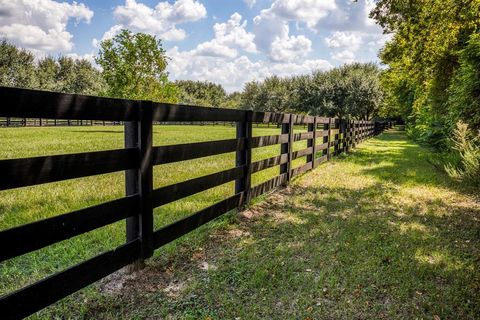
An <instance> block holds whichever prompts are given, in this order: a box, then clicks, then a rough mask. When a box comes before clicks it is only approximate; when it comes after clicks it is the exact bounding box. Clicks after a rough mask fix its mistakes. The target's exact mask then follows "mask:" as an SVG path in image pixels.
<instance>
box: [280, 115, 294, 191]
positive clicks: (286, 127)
mask: <svg viewBox="0 0 480 320" xmlns="http://www.w3.org/2000/svg"><path fill="white" fill-rule="evenodd" d="M285 116H288V123H282V134H288V142H287V143H282V144H281V147H280V154H281V155H283V154H286V155H287V163H284V164H282V165H281V166H280V174H284V173H286V174H287V181H286V183H288V182H290V171H291V168H292V143H293V141H292V140H293V115H291V114H288V115H287V114H286V115H285ZM286 183H285V184H286ZM285 184H284V185H285Z"/></svg>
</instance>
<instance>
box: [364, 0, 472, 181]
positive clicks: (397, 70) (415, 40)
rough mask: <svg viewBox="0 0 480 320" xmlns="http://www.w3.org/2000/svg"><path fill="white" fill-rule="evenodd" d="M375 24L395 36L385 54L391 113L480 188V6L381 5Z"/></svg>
mask: <svg viewBox="0 0 480 320" xmlns="http://www.w3.org/2000/svg"><path fill="white" fill-rule="evenodd" d="M371 17H372V18H374V19H375V20H376V21H377V23H378V24H380V25H381V26H382V27H383V29H384V31H385V33H389V34H392V36H393V38H392V40H390V41H389V42H387V44H386V45H385V47H384V48H383V49H382V50H381V53H380V58H381V60H382V62H383V63H385V64H387V65H388V69H387V70H386V72H385V73H383V76H382V85H383V88H384V91H385V101H386V104H385V106H386V107H385V108H384V110H383V111H384V114H386V115H389V116H397V115H398V116H401V117H403V119H405V121H406V122H407V129H408V133H409V134H410V136H411V137H413V138H414V139H416V140H418V141H420V142H423V143H425V144H428V145H430V146H432V147H434V148H436V149H437V150H444V151H445V150H447V151H448V150H451V152H449V154H450V155H454V158H456V160H449V164H448V165H447V167H456V168H457V169H458V170H459V172H464V173H466V174H465V175H464V176H470V177H475V179H476V181H478V182H480V151H479V150H480V34H479V32H480V1H471V0H442V1H439V0H412V1H404V0H379V1H377V3H376V7H375V9H374V10H373V11H372V13H371ZM452 163H453V164H452ZM449 171H451V170H449ZM467 171H468V172H469V173H467ZM457 176H461V174H460V175H457Z"/></svg>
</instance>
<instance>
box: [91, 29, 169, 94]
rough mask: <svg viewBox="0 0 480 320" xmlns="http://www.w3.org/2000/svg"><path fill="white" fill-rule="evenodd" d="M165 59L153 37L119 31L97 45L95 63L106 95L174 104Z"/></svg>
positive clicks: (160, 45) (162, 50) (163, 52)
mask: <svg viewBox="0 0 480 320" xmlns="http://www.w3.org/2000/svg"><path fill="white" fill-rule="evenodd" d="M167 59H168V58H167V56H166V55H165V50H164V49H163V48H162V43H161V41H160V40H157V39H156V38H155V37H154V36H151V35H148V34H144V33H132V32H130V31H129V30H122V31H121V32H120V34H118V35H117V36H115V37H114V38H113V39H108V40H104V41H102V42H101V43H100V51H99V53H98V55H97V57H96V59H95V61H96V62H97V63H98V64H99V65H100V66H101V67H102V75H103V77H104V78H105V81H106V82H107V84H108V86H109V87H108V91H107V93H108V95H109V96H112V97H118V98H128V99H140V100H152V101H158V102H160V101H161V102H177V101H178V90H177V89H176V87H175V86H174V85H173V84H172V83H170V82H169V81H168V74H167V72H166V71H165V68H166V67H167Z"/></svg>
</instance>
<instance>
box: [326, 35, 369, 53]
mask: <svg viewBox="0 0 480 320" xmlns="http://www.w3.org/2000/svg"><path fill="white" fill-rule="evenodd" d="M325 42H326V44H327V46H328V47H329V48H347V47H349V48H350V49H352V50H356V49H358V47H359V46H360V44H361V43H362V35H360V34H358V33H355V32H346V31H335V32H334V33H333V34H332V35H331V37H327V38H325Z"/></svg>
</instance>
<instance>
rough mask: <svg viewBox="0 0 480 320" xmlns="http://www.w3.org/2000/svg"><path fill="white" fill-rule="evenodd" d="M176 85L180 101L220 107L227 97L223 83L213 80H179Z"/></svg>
mask: <svg viewBox="0 0 480 320" xmlns="http://www.w3.org/2000/svg"><path fill="white" fill-rule="evenodd" d="M175 86H176V87H177V88H178V89H179V92H180V101H181V102H182V103H185V104H193V105H200V106H206V107H220V106H221V105H222V104H223V103H224V102H225V99H226V97H227V93H226V92H225V89H224V88H223V87H222V85H220V84H216V83H213V82H208V81H193V80H177V81H175Z"/></svg>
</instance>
